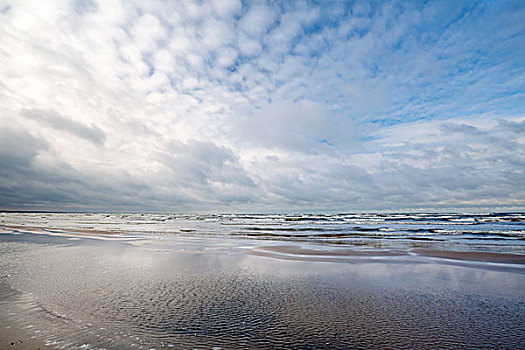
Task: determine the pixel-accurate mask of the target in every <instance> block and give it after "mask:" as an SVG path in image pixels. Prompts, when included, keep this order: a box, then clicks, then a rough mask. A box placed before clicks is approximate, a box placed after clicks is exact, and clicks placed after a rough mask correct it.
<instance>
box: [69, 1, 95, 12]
mask: <svg viewBox="0 0 525 350" xmlns="http://www.w3.org/2000/svg"><path fill="white" fill-rule="evenodd" d="M73 8H74V9H75V12H76V13H78V14H79V15H83V14H85V13H91V12H95V11H96V10H97V4H96V2H94V1H93V0H73Z"/></svg>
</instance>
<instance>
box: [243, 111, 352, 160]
mask: <svg viewBox="0 0 525 350" xmlns="http://www.w3.org/2000/svg"><path fill="white" fill-rule="evenodd" d="M233 132H234V133H235V135H233V136H234V137H236V138H238V139H240V140H241V142H245V143H248V144H252V145H255V146H264V147H267V148H270V149H282V150H292V151H297V152H306V153H331V149H332V148H333V149H334V150H335V149H337V150H342V149H348V148H349V146H352V145H355V144H356V139H357V132H356V130H355V128H354V127H353V124H352V122H351V121H350V120H348V119H346V118H340V117H337V116H333V115H332V114H331V113H330V111H329V109H327V108H326V107H325V106H323V105H320V104H316V103H313V102H310V101H298V102H295V103H291V102H286V101H282V102H273V103H271V104H269V105H266V106H264V108H263V109H261V110H259V111H256V112H255V113H253V115H249V116H246V117H245V118H244V120H242V121H241V122H238V123H236V124H234V128H233Z"/></svg>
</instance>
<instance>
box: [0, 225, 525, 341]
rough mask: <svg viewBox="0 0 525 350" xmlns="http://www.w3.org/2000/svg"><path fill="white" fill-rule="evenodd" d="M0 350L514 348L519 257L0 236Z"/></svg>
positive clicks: (519, 305) (518, 335) (31, 232)
mask: <svg viewBox="0 0 525 350" xmlns="http://www.w3.org/2000/svg"><path fill="white" fill-rule="evenodd" d="M0 251H1V254H0V257H1V258H0V271H1V276H2V279H1V284H0V293H1V294H0V295H1V296H2V297H1V303H0V311H1V312H0V315H2V316H0V318H1V321H0V325H1V327H2V328H1V331H0V346H1V348H2V349H4V348H6V349H11V348H12V349H34V348H49V349H53V348H61V349H79V348H80V349H160V348H176V349H193V348H202V349H212V348H216V349H218V348H223V349H238V348H251V349H270V348H289V349H296V348H308V349H319V348H326V349H348V348H353V349H357V348H362V349H371V348H382V349H403V348H406V349H409V348H417V349H430V348H432V349H437V348H440V349H449V348H506V349H518V348H520V347H521V345H522V344H523V340H524V334H525V318H524V317H523V315H524V314H525V302H524V300H525V298H524V297H525V292H524V291H525V265H524V261H523V255H522V254H516V253H509V254H505V253H498V254H491V253H485V254H482V253H477V254H461V253H459V252H456V253H450V252H448V253H447V252H442V251H436V250H421V251H417V250H415V251H414V250H406V251H403V250H384V249H374V250H363V249H358V248H356V247H340V246H327V245H320V244H315V243H313V244H312V243H305V242H303V243H293V244H290V242H271V244H269V242H268V241H267V240H263V241H260V240H242V239H232V238H219V237H211V238H210V237H180V236H163V237H149V236H148V235H143V236H140V237H136V236H133V235H127V236H126V235H124V236H123V235H115V234H104V233H101V232H92V233H89V232H83V231H82V232H75V231H74V230H56V229H55V230H53V232H48V231H45V230H44V231H42V230H40V231H39V230H37V229H35V228H34V227H32V228H30V229H25V230H24V229H21V228H18V229H13V228H8V227H5V226H4V227H3V228H2V230H1V232H0Z"/></svg>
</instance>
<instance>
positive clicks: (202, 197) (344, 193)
mask: <svg viewBox="0 0 525 350" xmlns="http://www.w3.org/2000/svg"><path fill="white" fill-rule="evenodd" d="M524 171H525V2H524V1H424V2H423V1H406V0H403V1H269V2H265V1H240V0H215V1H193V0H184V1H145V0H140V1H131V0H126V1H118V0H100V1H96V0H67V1H62V0H46V1H41V0H35V1H31V0H0V209H13V210H71V211H164V212H198V211H217V212H264V211H285V212H286V211H297V210H300V211H306V212H310V211H315V210H326V211H328V210H341V211H360V210H403V209H407V210H408V209H410V210H418V209H422V210H433V209H438V210H445V209H450V208H452V209H454V208H456V209H457V208H470V209H471V210H477V209H479V208H499V209H508V210H515V209H524V208H525V173H524Z"/></svg>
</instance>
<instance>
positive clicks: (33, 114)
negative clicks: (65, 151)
mask: <svg viewBox="0 0 525 350" xmlns="http://www.w3.org/2000/svg"><path fill="white" fill-rule="evenodd" d="M20 114H21V115H22V116H24V117H26V118H29V119H33V120H36V121H37V122H40V123H43V124H47V125H49V126H51V127H53V128H55V129H57V130H64V131H67V132H69V133H71V134H73V135H75V136H78V137H80V138H83V139H85V140H87V141H89V142H92V143H94V144H95V145H102V144H103V143H104V140H105V138H106V136H105V134H104V132H103V131H102V130H100V129H99V128H97V127H96V126H87V125H84V124H82V123H79V122H76V121H74V120H72V119H71V118H66V117H64V116H62V115H60V114H59V113H57V112H54V111H44V110H39V109H23V110H22V111H21V113H20Z"/></svg>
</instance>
